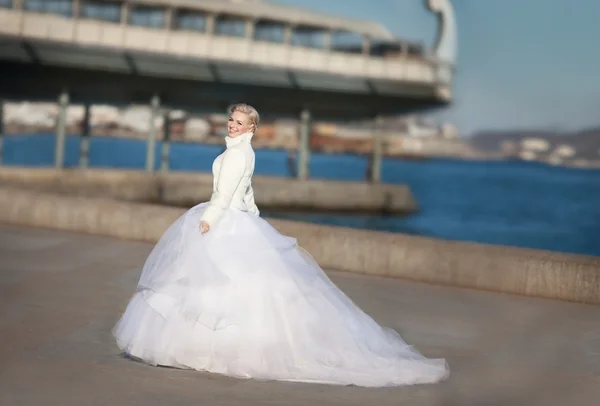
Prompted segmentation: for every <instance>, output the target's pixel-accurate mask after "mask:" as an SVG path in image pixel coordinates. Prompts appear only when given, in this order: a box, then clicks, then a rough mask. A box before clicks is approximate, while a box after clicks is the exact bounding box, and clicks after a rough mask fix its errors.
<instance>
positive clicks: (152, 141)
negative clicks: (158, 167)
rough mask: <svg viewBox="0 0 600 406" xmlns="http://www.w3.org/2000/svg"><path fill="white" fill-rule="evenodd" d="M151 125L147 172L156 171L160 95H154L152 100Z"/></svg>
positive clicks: (147, 150)
mask: <svg viewBox="0 0 600 406" xmlns="http://www.w3.org/2000/svg"><path fill="white" fill-rule="evenodd" d="M150 107H151V111H150V127H149V130H148V145H147V148H146V172H154V154H155V151H156V126H155V124H154V123H156V118H157V117H158V110H159V109H160V98H159V97H158V95H154V96H152V100H151V101H150Z"/></svg>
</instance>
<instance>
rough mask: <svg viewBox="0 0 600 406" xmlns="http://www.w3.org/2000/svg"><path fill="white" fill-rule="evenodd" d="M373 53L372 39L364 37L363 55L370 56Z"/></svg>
mask: <svg viewBox="0 0 600 406" xmlns="http://www.w3.org/2000/svg"><path fill="white" fill-rule="evenodd" d="M370 52H371V38H369V37H368V36H366V35H365V36H363V41H362V53H363V55H369V54H370Z"/></svg>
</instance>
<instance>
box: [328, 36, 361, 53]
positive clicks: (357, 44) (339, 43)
mask: <svg viewBox="0 0 600 406" xmlns="http://www.w3.org/2000/svg"><path fill="white" fill-rule="evenodd" d="M363 43H364V37H363V35H362V34H359V33H356V32H350V31H334V32H332V33H331V49H332V50H335V51H340V52H347V53H353V54H360V53H362V50H363Z"/></svg>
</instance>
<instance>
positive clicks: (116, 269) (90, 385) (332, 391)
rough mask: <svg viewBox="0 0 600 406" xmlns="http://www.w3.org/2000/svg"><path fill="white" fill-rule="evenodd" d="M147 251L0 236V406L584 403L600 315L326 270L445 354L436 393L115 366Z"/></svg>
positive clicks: (51, 236)
mask: <svg viewBox="0 0 600 406" xmlns="http://www.w3.org/2000/svg"><path fill="white" fill-rule="evenodd" d="M151 248H152V245H150V244H146V243H139V242H129V241H122V240H117V239H111V238H104V237H97V236H90V235H83V234H74V233H66V232H57V231H50V230H42V229H33V228H22V227H13V226H4V225H0V341H1V345H0V405H2V406H13V405H61V406H69V405H78V406H79V405H90V406H93V405H111V406H120V405H128V406H129V405H138V404H139V405H144V406H155V405H170V406H177V405H186V406H187V405H219V404H224V405H286V406H287V405H289V406H291V405H309V404H312V405H338V404H339V405H369V404H377V405H378V406H383V405H411V406H415V405H436V406H453V405H456V406H459V405H460V406H467V405H474V406H475V405H477V406H480V405H493V406H496V405H497V406H501V405H510V406H517V405H527V406H537V405H544V406H548V405H569V406H579V405H582V406H583V405H596V404H598V403H599V402H600V401H599V399H600V306H591V305H583V304H576V303H567V302H559V301H551V300H544V299H534V298H527V297H522V296H511V295H503V294H496V293H486V292H481V291H474V290H467V289H458V288H448V287H440V286H433V285H425V284H419V283H414V282H406V281H402V280H398V279H385V278H378V277H369V276H361V275H354V274H345V273H336V272H330V273H329V274H330V275H331V277H332V279H333V281H334V282H335V283H337V284H338V285H339V286H340V287H341V288H342V289H343V290H344V291H345V292H346V293H347V294H348V295H349V296H350V297H351V298H352V299H353V300H355V301H356V302H357V303H358V304H359V305H360V306H361V307H362V308H363V309H364V310H365V311H367V312H368V313H369V314H371V315H373V316H374V317H375V319H376V320H377V321H378V322H380V323H381V324H384V325H387V326H389V327H392V328H394V329H396V330H397V331H399V332H400V334H401V335H402V336H403V337H404V338H405V339H406V340H407V341H408V342H410V343H411V344H414V345H415V346H416V347H417V348H419V349H420V350H421V351H422V352H424V353H425V354H426V355H428V356H431V357H445V358H446V359H447V360H448V363H449V365H450V368H451V376H450V379H449V380H448V381H446V382H443V383H441V384H436V385H418V386H411V387H402V388H385V389H365V388H356V387H332V386H325V385H311V384H301V383H280V382H258V381H254V380H238V379H231V378H227V377H223V376H219V375H212V374H207V373H201V372H196V371H182V370H176V369H170V368H156V367H150V366H147V365H144V364H141V363H138V362H135V361H132V360H129V359H126V358H124V357H122V356H121V355H120V354H119V350H118V348H117V347H116V345H115V344H114V341H113V339H112V336H111V328H112V327H113V325H114V323H115V322H116V321H117V320H118V318H119V317H120V314H121V312H122V311H123V310H124V308H125V306H126V304H127V301H128V299H129V297H130V296H131V294H132V293H133V290H134V288H135V285H136V282H137V278H138V276H139V271H140V267H141V266H142V264H143V261H144V260H145V258H146V256H147V254H148V253H149V251H150V249H151Z"/></svg>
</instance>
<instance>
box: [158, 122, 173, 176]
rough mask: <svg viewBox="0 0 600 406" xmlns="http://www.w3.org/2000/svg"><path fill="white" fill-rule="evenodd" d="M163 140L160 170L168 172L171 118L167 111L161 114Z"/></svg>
mask: <svg viewBox="0 0 600 406" xmlns="http://www.w3.org/2000/svg"><path fill="white" fill-rule="evenodd" d="M163 133H164V136H163V142H162V149H161V157H160V170H161V171H162V172H169V155H170V153H171V119H170V117H169V113H168V112H167V113H165V114H164V115H163Z"/></svg>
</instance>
